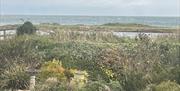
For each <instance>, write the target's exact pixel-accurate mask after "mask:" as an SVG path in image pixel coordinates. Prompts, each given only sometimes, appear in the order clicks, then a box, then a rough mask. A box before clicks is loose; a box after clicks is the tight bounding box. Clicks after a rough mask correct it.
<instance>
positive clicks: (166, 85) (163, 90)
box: [154, 81, 180, 91]
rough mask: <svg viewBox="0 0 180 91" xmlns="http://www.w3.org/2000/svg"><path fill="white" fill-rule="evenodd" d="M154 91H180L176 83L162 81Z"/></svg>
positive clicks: (179, 86)
mask: <svg viewBox="0 0 180 91" xmlns="http://www.w3.org/2000/svg"><path fill="white" fill-rule="evenodd" d="M154 91H180V85H179V84H177V83H176V82H171V81H164V82H161V83H160V84H159V85H157V86H155V89H154Z"/></svg>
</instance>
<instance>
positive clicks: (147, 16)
mask: <svg viewBox="0 0 180 91" xmlns="http://www.w3.org/2000/svg"><path fill="white" fill-rule="evenodd" d="M0 16H83V17H91V16H92V17H93V16H94V17H180V16H178V15H163V16H162V15H83V14H82V15H77V14H44V15H43V14H0Z"/></svg>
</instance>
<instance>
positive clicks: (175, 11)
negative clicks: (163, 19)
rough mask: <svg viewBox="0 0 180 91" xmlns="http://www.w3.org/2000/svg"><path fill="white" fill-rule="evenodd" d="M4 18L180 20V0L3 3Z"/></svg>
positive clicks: (26, 0) (15, 0)
mask: <svg viewBox="0 0 180 91" xmlns="http://www.w3.org/2000/svg"><path fill="white" fill-rule="evenodd" d="M0 1H1V2H0V13H1V14H26V15H29V14H30V15H103V16H180V0H0Z"/></svg>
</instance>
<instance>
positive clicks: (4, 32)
mask: <svg viewBox="0 0 180 91" xmlns="http://www.w3.org/2000/svg"><path fill="white" fill-rule="evenodd" d="M3 35H4V40H5V39H6V30H3Z"/></svg>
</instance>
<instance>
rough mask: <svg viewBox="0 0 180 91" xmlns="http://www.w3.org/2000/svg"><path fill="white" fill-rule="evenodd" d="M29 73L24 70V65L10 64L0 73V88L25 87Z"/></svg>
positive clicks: (26, 86) (27, 84)
mask: <svg viewBox="0 0 180 91" xmlns="http://www.w3.org/2000/svg"><path fill="white" fill-rule="evenodd" d="M28 86H29V75H28V74H27V73H26V72H25V66H22V65H17V64H13V65H12V64H11V65H9V67H8V68H6V69H4V71H3V72H2V73H1V75H0V88H4V89H27V88H28Z"/></svg>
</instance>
